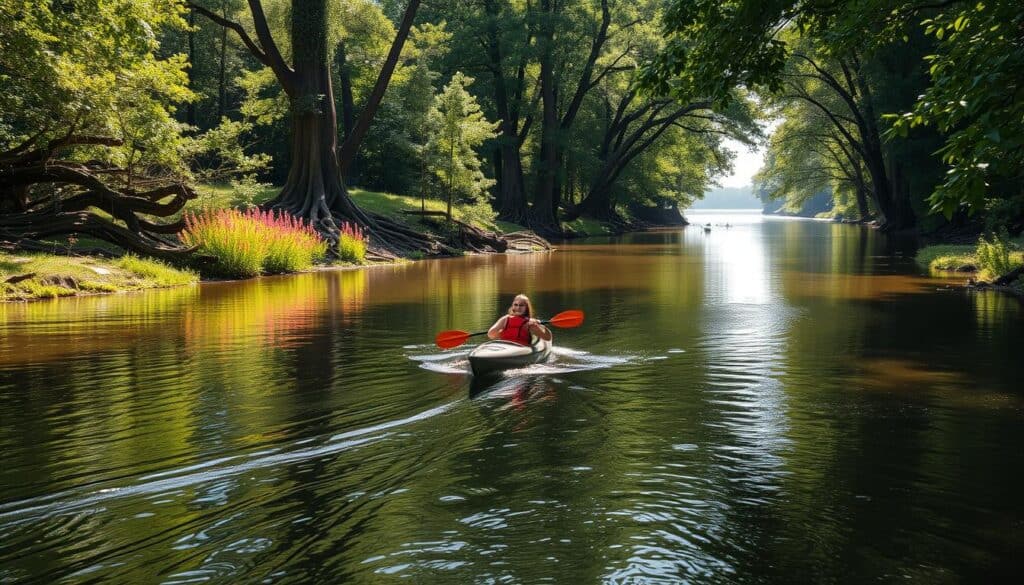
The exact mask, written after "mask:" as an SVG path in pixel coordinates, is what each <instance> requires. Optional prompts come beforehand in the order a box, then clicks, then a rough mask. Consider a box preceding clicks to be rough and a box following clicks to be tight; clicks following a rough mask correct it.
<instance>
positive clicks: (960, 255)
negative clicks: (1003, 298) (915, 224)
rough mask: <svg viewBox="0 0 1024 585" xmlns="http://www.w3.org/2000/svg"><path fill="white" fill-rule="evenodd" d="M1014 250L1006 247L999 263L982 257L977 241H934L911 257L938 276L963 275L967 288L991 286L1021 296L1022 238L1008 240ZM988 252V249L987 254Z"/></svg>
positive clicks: (1023, 288) (1023, 284)
mask: <svg viewBox="0 0 1024 585" xmlns="http://www.w3.org/2000/svg"><path fill="white" fill-rule="evenodd" d="M1008 245H1009V246H1013V247H1015V248H1016V249H1015V250H1005V251H1004V253H1005V257H1004V258H1003V260H1002V261H1001V262H999V264H1000V265H999V266H998V267H997V266H994V263H993V262H992V260H991V259H989V258H985V257H984V256H985V255H986V252H985V251H983V250H982V249H981V246H980V245H979V244H973V245H972V244H934V245H931V246H925V247H923V248H921V249H920V250H918V251H917V254H916V255H915V256H914V261H915V262H917V264H918V265H919V266H921V267H923V268H927V269H928V272H929V273H930V274H931V275H932V276H936V277H939V278H956V277H966V281H965V282H964V286H965V287H967V288H970V289H978V288H990V289H993V290H998V291H1001V292H1004V293H1008V294H1011V295H1013V296H1016V297H1018V298H1024V276H1021V269H1020V267H1021V266H1022V265H1024V251H1021V250H1020V248H1021V242H1020V241H1019V239H1018V241H1015V242H1009V243H1008ZM990 254H991V253H989V255H990Z"/></svg>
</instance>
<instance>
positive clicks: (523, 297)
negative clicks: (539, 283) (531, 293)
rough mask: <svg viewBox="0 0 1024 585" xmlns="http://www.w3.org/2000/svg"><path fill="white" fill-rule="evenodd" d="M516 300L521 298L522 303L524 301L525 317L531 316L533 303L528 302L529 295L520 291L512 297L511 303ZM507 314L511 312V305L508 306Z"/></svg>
mask: <svg viewBox="0 0 1024 585" xmlns="http://www.w3.org/2000/svg"><path fill="white" fill-rule="evenodd" d="M518 300H522V301H523V302H524V303H526V318H527V319H530V318H533V303H531V302H530V297H528V296H526V295H524V294H521V293H520V294H518V295H516V296H515V297H513V298H512V302H513V303H514V302H516V301H518ZM508 314H509V315H511V314H512V307H509V308H508Z"/></svg>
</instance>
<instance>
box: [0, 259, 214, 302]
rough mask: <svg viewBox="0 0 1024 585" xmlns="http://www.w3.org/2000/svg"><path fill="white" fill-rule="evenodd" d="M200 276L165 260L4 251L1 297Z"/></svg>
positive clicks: (160, 283) (126, 287)
mask: <svg viewBox="0 0 1024 585" xmlns="http://www.w3.org/2000/svg"><path fill="white" fill-rule="evenodd" d="M198 281H199V276H198V275H197V274H195V273H193V272H190V271H183V270H178V269H176V268H172V267H170V266H168V265H167V264H164V263H163V262H160V261H157V260H149V259H145V258H138V257H136V256H124V257H121V258H116V259H106V258H97V257H78V256H65V255H56V254H44V253H24V254H9V253H6V252H0V300H2V301H19V300H31V299H43V298H56V297H67V296H74V295H83V294H96V293H109V292H120V291H134V290H144V289H150V288H162V287H168V286H178V285H183V284H192V283H195V282H198Z"/></svg>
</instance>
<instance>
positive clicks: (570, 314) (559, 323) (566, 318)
mask: <svg viewBox="0 0 1024 585" xmlns="http://www.w3.org/2000/svg"><path fill="white" fill-rule="evenodd" d="M541 324H543V325H554V326H555V327H562V328H563V329H567V328H569V327H579V326H580V325H582V324H583V311H577V310H575V309H573V310H570V311H562V312H561V313H559V314H557V315H555V316H554V317H552V318H550V319H548V320H547V321H541ZM485 333H487V332H486V331H477V332H476V333H470V332H468V331H459V330H458V329H452V330H450V331H442V332H440V333H438V334H437V337H435V338H434V343H436V344H437V346H438V347H440V348H441V349H451V348H453V347H458V346H460V345H462V344H463V343H466V340H468V339H469V338H470V337H473V336H476V335H483V334H485Z"/></svg>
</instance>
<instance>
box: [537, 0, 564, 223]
mask: <svg viewBox="0 0 1024 585" xmlns="http://www.w3.org/2000/svg"><path fill="white" fill-rule="evenodd" d="M541 9H542V11H543V12H544V18H545V20H544V23H543V24H542V25H541V27H540V34H539V41H540V44H541V57H540V95H541V102H542V103H543V108H544V109H543V115H542V117H541V141H540V157H539V160H538V163H537V186H536V192H535V194H534V199H533V207H532V208H531V209H530V227H532V228H533V229H534V230H536V231H538V232H541V233H545V234H552V233H558V232H559V231H561V230H560V228H559V225H558V218H557V217H556V216H555V200H556V197H555V193H556V191H557V190H558V158H559V157H558V140H559V135H560V134H561V132H560V124H559V120H558V109H557V108H558V104H557V96H556V90H555V72H554V67H555V56H554V36H555V32H554V22H553V19H554V2H553V0H541Z"/></svg>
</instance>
